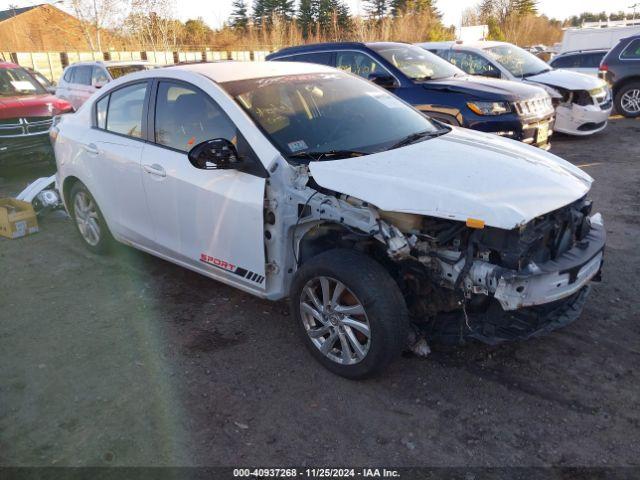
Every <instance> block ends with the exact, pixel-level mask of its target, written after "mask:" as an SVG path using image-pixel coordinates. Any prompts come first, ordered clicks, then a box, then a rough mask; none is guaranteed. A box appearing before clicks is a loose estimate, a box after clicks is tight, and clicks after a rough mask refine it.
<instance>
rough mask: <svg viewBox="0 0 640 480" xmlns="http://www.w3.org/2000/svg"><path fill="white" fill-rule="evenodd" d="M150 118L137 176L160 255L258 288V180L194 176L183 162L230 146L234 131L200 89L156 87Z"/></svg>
mask: <svg viewBox="0 0 640 480" xmlns="http://www.w3.org/2000/svg"><path fill="white" fill-rule="evenodd" d="M152 102H154V100H153V99H152ZM150 118H151V120H150V128H151V129H152V135H153V136H152V139H153V142H149V143H147V144H146V145H145V146H144V149H143V151H142V171H143V184H144V190H145V193H146V196H147V203H148V205H149V209H150V212H151V219H152V221H153V225H154V233H155V240H156V243H157V246H158V252H159V253H161V254H164V255H167V256H169V257H171V258H173V259H175V260H177V261H179V262H181V263H184V264H187V265H191V266H194V267H196V268H198V269H200V270H205V271H207V272H209V273H210V274H211V275H212V276H214V277H215V276H217V277H223V278H225V279H226V280H228V281H231V282H232V283H239V284H242V285H248V286H251V287H253V288H257V289H264V287H265V254H264V230H263V199H264V189H265V180H264V178H260V177H257V176H253V175H251V174H248V173H243V172H239V171H237V170H200V169H197V168H195V167H194V166H193V165H191V163H190V162H189V160H188V158H187V152H188V151H189V150H190V149H191V148H192V147H194V146H195V145H197V144H199V143H201V142H203V141H205V140H211V139H214V138H226V139H227V140H231V141H232V142H234V143H236V142H237V135H238V133H237V129H236V127H235V125H234V124H233V123H232V122H231V120H230V119H229V118H228V117H227V115H226V114H225V113H224V112H223V111H222V110H221V109H220V107H219V106H218V105H217V104H216V103H215V102H214V101H213V100H212V99H211V98H210V97H209V96H208V95H207V94H205V93H204V92H203V91H202V90H200V89H198V88H197V87H195V86H193V85H190V84H186V83H183V82H178V81H171V80H161V81H159V82H158V84H157V90H156V92H155V114H152V115H150Z"/></svg>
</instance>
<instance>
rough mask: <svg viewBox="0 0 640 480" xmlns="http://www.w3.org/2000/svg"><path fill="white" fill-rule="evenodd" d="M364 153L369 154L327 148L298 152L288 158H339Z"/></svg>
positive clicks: (363, 153)
mask: <svg viewBox="0 0 640 480" xmlns="http://www.w3.org/2000/svg"><path fill="white" fill-rule="evenodd" d="M362 155H369V154H368V153H367V152H360V151H358V150H327V151H326V152H297V153H292V154H291V155H287V158H309V159H311V160H316V161H317V160H322V159H323V158H328V159H337V158H350V157H361V156H362Z"/></svg>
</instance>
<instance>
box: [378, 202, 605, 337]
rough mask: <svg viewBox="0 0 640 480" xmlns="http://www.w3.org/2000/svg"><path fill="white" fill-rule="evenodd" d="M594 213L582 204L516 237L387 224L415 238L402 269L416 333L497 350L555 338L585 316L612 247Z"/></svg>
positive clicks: (456, 227) (447, 225) (438, 223)
mask: <svg viewBox="0 0 640 480" xmlns="http://www.w3.org/2000/svg"><path fill="white" fill-rule="evenodd" d="M590 214H591V202H590V201H589V200H587V199H586V198H583V199H580V200H578V201H576V202H573V203H572V204H570V205H568V206H565V207H563V208H560V209H558V210H556V211H553V212H550V213H548V214H546V215H543V216H540V217H538V218H535V219H534V220H532V221H530V222H528V223H527V224H525V225H522V226H520V227H519V228H516V229H513V230H509V231H507V230H502V229H498V228H492V227H484V226H483V225H482V224H481V223H478V222H475V223H474V222H473V221H471V222H468V223H467V224H466V225H465V224H464V223H461V222H455V221H448V220H442V219H434V218H424V217H421V218H420V220H419V221H418V218H417V217H415V216H405V217H404V218H402V214H385V213H384V212H383V213H382V214H381V217H382V218H383V219H385V220H386V221H389V222H390V223H394V218H393V217H396V218H395V220H396V223H394V224H395V225H398V223H397V222H398V220H400V222H399V223H400V227H399V228H400V230H402V231H403V232H404V234H405V235H411V236H412V238H413V242H412V248H411V254H410V255H407V256H405V257H404V258H402V259H400V260H398V261H397V268H398V280H399V282H400V284H401V286H402V288H403V290H404V293H405V297H406V299H407V304H408V306H409V308H410V311H411V314H412V317H413V321H414V324H415V325H416V327H417V329H419V330H420V332H421V333H423V334H424V336H425V337H426V338H427V340H428V341H429V342H431V343H446V344H456V343H463V342H465V341H466V340H469V339H475V340H479V341H482V342H485V343H489V344H496V343H500V342H502V341H507V340H522V339H527V338H531V337H534V336H537V335H541V334H544V333H548V332H550V331H552V330H554V329H556V328H559V327H562V326H564V325H567V324H569V323H571V322H572V321H573V320H575V319H576V318H577V317H578V316H579V315H580V313H581V311H582V308H583V306H584V303H585V299H586V297H587V294H588V291H589V285H588V284H589V282H590V281H592V280H598V279H599V276H600V269H601V267H602V262H603V253H604V245H605V229H604V225H603V223H602V217H601V216H600V214H595V215H592V216H590ZM402 220H404V221H402ZM411 221H413V225H411ZM403 224H404V225H403Z"/></svg>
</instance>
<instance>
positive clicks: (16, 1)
mask: <svg viewBox="0 0 640 480" xmlns="http://www.w3.org/2000/svg"><path fill="white" fill-rule="evenodd" d="M45 1H46V0H0V10H4V9H6V8H9V5H11V4H13V5H16V6H18V7H25V6H28V5H34V4H39V3H44V2H45ZM436 2H437V3H436V5H437V6H438V9H439V10H440V11H441V12H442V14H443V21H444V23H445V25H447V26H449V25H458V24H459V22H460V14H461V13H462V11H463V10H464V9H466V8H468V7H472V6H474V5H476V4H477V3H478V2H479V0H436ZM49 3H53V2H49ZM65 3H67V4H68V3H69V0H65V2H63V3H62V5H60V4H58V5H57V6H62V7H64V6H65ZM175 3H176V15H177V16H178V17H179V18H180V19H181V20H187V19H189V18H197V17H203V18H204V20H205V21H206V22H207V23H208V24H209V25H211V26H213V27H219V26H220V25H222V23H223V22H224V21H225V20H226V19H227V18H228V17H229V14H230V13H231V3H232V0H208V1H207V0H204V1H203V0H175ZM248 3H252V2H251V0H248ZM346 3H347V4H348V5H349V8H350V9H351V12H352V13H353V14H358V13H364V10H363V8H362V3H363V2H362V0H346ZM604 3H605V2H603V0H539V2H538V11H539V12H540V13H544V14H545V15H547V16H548V17H554V18H558V19H561V20H562V19H564V18H567V17H570V16H571V15H578V14H580V13H582V12H601V11H603V10H604V11H606V12H607V13H611V12H618V11H620V10H624V11H627V12H631V11H632V10H631V9H630V8H628V7H629V6H630V5H633V4H634V3H637V4H638V7H637V11H638V16H639V17H640V0H607V1H606V5H604Z"/></svg>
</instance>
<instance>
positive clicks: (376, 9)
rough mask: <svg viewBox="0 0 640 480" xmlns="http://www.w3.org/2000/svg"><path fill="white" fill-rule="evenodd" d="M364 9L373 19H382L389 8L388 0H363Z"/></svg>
mask: <svg viewBox="0 0 640 480" xmlns="http://www.w3.org/2000/svg"><path fill="white" fill-rule="evenodd" d="M364 10H365V11H366V12H367V14H368V15H369V16H370V17H371V18H373V19H375V20H382V18H383V17H384V16H385V15H386V14H387V11H388V10H389V1H388V0H364Z"/></svg>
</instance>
